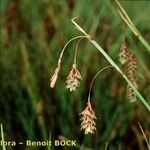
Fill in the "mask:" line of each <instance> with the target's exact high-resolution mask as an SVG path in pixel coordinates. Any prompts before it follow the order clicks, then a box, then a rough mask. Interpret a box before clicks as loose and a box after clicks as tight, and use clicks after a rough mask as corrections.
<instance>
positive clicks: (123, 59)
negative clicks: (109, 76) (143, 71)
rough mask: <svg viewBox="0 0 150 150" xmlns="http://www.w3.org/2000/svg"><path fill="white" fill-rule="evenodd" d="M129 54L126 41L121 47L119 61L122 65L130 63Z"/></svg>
mask: <svg viewBox="0 0 150 150" xmlns="http://www.w3.org/2000/svg"><path fill="white" fill-rule="evenodd" d="M128 57H129V52H128V48H127V41H126V40H125V41H124V42H123V43H122V44H121V47H120V53H119V61H120V63H121V64H122V65H124V64H126V63H127V62H128Z"/></svg>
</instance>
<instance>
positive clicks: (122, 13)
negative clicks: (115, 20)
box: [115, 0, 150, 52]
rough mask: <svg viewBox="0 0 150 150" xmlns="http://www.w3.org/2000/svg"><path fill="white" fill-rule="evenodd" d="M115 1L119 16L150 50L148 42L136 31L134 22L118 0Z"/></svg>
mask: <svg viewBox="0 0 150 150" xmlns="http://www.w3.org/2000/svg"><path fill="white" fill-rule="evenodd" d="M115 2H116V4H117V7H118V9H117V11H118V13H119V15H120V16H121V18H122V19H123V20H124V22H125V23H126V24H127V25H128V27H129V28H130V29H131V31H132V32H133V33H134V34H135V36H137V37H138V39H139V40H140V41H141V43H142V44H143V45H144V46H145V47H146V49H147V50H148V51H149V52H150V45H149V43H148V42H147V41H146V40H145V39H144V37H143V36H142V34H141V33H140V32H139V31H138V29H137V28H136V26H135V25H134V23H133V22H132V20H131V19H130V17H129V16H128V14H127V12H126V11H125V10H124V8H123V7H122V5H121V4H120V3H119V1H118V0H115Z"/></svg>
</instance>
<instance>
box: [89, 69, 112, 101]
mask: <svg viewBox="0 0 150 150" xmlns="http://www.w3.org/2000/svg"><path fill="white" fill-rule="evenodd" d="M110 67H112V66H107V67H104V68H103V69H101V70H100V71H98V72H97V73H96V75H95V76H94V78H93V80H92V82H91V84H90V88H89V95H88V100H90V93H91V89H92V85H93V82H94V80H95V78H96V77H97V76H98V75H99V74H100V73H101V72H102V71H104V70H106V69H108V68H110Z"/></svg>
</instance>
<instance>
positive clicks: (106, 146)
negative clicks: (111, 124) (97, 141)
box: [105, 142, 108, 150]
mask: <svg viewBox="0 0 150 150" xmlns="http://www.w3.org/2000/svg"><path fill="white" fill-rule="evenodd" d="M107 148H108V142H106V145H105V150H107Z"/></svg>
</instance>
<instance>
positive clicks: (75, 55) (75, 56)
mask: <svg viewBox="0 0 150 150" xmlns="http://www.w3.org/2000/svg"><path fill="white" fill-rule="evenodd" d="M81 39H82V38H81ZM81 39H79V40H78V42H77V44H76V48H75V54H74V64H76V62H77V50H78V45H79V43H80V41H81Z"/></svg>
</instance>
